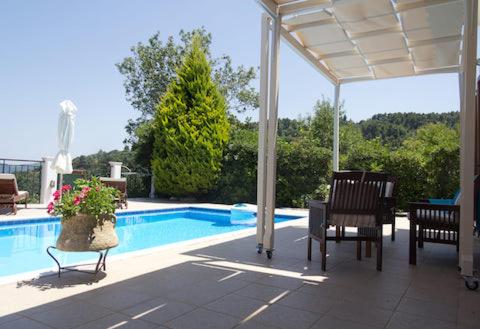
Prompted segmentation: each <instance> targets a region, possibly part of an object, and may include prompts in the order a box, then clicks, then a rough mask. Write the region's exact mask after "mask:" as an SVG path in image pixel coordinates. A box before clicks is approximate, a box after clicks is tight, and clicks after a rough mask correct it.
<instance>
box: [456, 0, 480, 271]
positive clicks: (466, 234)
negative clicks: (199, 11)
mask: <svg viewBox="0 0 480 329" xmlns="http://www.w3.org/2000/svg"><path fill="white" fill-rule="evenodd" d="M477 5H478V4H477V1H476V0H465V11H464V12H465V26H464V32H463V49H462V72H461V75H460V77H462V81H461V83H460V86H461V89H463V90H461V96H462V100H461V102H460V103H461V105H462V109H461V111H462V113H461V115H460V119H461V156H460V189H461V193H462V194H461V200H460V237H459V238H460V257H459V258H460V267H461V271H462V275H464V276H472V274H473V236H472V226H473V219H474V175H475V122H476V120H475V114H476V113H475V112H476V111H475V85H476V57H477V15H478V11H477Z"/></svg>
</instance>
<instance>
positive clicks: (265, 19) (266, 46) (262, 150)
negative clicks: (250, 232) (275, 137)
mask: <svg viewBox="0 0 480 329" xmlns="http://www.w3.org/2000/svg"><path fill="white" fill-rule="evenodd" d="M261 20H262V22H261V27H262V31H261V43H260V95H259V105H260V106H259V107H260V109H259V118H258V165H257V245H258V246H259V247H261V246H263V236H264V234H265V196H266V195H265V194H266V186H265V185H266V184H265V183H266V178H267V177H266V175H267V122H268V73H269V65H268V63H269V58H268V57H269V53H270V23H271V18H270V17H269V15H268V14H266V13H263V14H262V18H261Z"/></svg>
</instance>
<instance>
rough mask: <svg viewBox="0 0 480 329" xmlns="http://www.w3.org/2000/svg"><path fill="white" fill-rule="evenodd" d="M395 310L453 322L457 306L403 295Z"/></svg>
mask: <svg viewBox="0 0 480 329" xmlns="http://www.w3.org/2000/svg"><path fill="white" fill-rule="evenodd" d="M397 311H399V312H402V313H407V314H412V315H418V316H424V317H430V318H434V319H438V320H443V321H447V322H455V321H456V317H457V307H456V306H452V305H449V304H442V303H440V302H439V301H437V302H432V301H429V302H425V301H421V300H417V299H413V298H408V297H405V298H403V299H402V301H401V302H400V304H399V305H398V307H397Z"/></svg>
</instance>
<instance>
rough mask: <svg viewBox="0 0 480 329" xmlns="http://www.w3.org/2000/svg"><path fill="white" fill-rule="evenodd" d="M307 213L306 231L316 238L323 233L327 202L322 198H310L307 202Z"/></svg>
mask: <svg viewBox="0 0 480 329" xmlns="http://www.w3.org/2000/svg"><path fill="white" fill-rule="evenodd" d="M308 204H309V208H310V209H309V214H308V233H309V235H313V236H315V237H317V238H321V236H322V234H323V230H322V228H323V226H324V225H325V224H326V220H327V213H328V211H327V210H328V202H327V201H322V200H312V201H310V202H309V203H308Z"/></svg>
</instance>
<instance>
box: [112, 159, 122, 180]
mask: <svg viewBox="0 0 480 329" xmlns="http://www.w3.org/2000/svg"><path fill="white" fill-rule="evenodd" d="M109 164H110V177H111V178H121V177H122V163H121V162H114V161H110V162H109Z"/></svg>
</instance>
